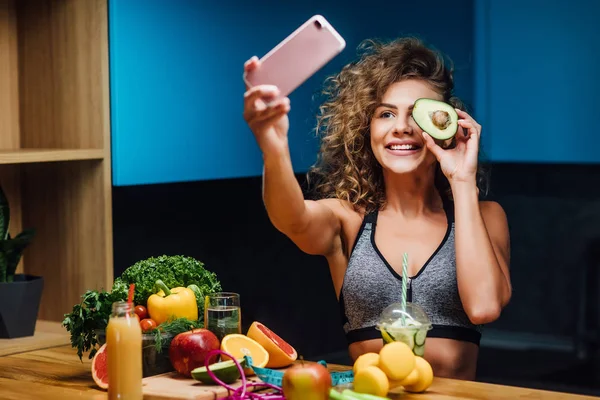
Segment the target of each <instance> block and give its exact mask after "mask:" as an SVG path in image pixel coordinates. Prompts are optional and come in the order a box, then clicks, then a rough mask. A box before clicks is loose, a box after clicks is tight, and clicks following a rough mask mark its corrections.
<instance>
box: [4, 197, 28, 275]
mask: <svg viewBox="0 0 600 400" xmlns="http://www.w3.org/2000/svg"><path fill="white" fill-rule="evenodd" d="M9 224H10V206H9V204H8V199H7V197H6V195H5V194H4V190H2V187H0V282H12V281H13V280H14V277H15V271H16V269H17V265H19V261H21V256H22V255H23V251H24V250H25V248H26V247H27V246H28V245H29V244H30V243H31V241H32V240H33V237H34V236H35V230H34V229H25V230H23V232H21V233H19V234H18V235H17V236H15V237H14V238H13V237H11V236H10V233H9V232H8V228H9Z"/></svg>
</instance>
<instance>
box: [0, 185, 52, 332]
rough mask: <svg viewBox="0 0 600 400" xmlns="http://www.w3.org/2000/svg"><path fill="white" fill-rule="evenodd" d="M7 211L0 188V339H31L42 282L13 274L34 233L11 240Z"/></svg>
mask: <svg viewBox="0 0 600 400" xmlns="http://www.w3.org/2000/svg"><path fill="white" fill-rule="evenodd" d="M9 223H10V207H9V204H8V199H7V198H6V195H5V194H4V190H2V187H0V338H9V339H11V338H17V337H24V336H32V335H33V333H34V331H35V324H36V321H37V315H38V310H39V307H40V301H41V298H42V289H43V286H44V281H43V278H42V277H40V276H32V275H26V274H15V271H16V269H17V265H18V264H19V261H20V260H21V256H22V254H23V251H24V250H25V248H26V247H27V246H28V245H29V243H31V240H32V239H33V236H34V234H35V231H34V230H33V229H25V230H24V231H23V232H21V233H19V234H18V235H17V236H15V237H14V238H13V237H11V235H10V233H9V232H8V228H9Z"/></svg>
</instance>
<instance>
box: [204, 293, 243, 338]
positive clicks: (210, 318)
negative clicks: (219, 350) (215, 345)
mask: <svg viewBox="0 0 600 400" xmlns="http://www.w3.org/2000/svg"><path fill="white" fill-rule="evenodd" d="M204 326H205V328H206V329H208V330H209V331H211V332H212V333H214V334H215V335H216V336H217V337H218V338H219V341H221V340H223V338H224V337H225V336H226V335H229V334H230V333H242V310H241V308H240V295H239V294H238V293H232V292H219V293H212V294H209V295H207V296H206V297H205V299H204Z"/></svg>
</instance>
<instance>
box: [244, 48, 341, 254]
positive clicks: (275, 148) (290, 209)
mask: <svg viewBox="0 0 600 400" xmlns="http://www.w3.org/2000/svg"><path fill="white" fill-rule="evenodd" d="M258 66H259V61H258V59H257V58H256V57H253V58H251V59H250V60H249V61H248V62H246V64H245V66H244V68H245V70H246V71H249V70H252V69H254V68H257V67H258ZM289 110H290V103H289V99H288V98H278V90H277V88H276V87H273V86H256V87H252V88H249V89H248V88H247V91H246V93H245V94H244V119H245V120H246V122H247V123H248V126H249V127H250V129H251V130H252V132H253V133H254V136H255V138H256V141H257V143H258V145H259V147H260V150H261V152H262V154H263V161H264V170H263V201H264V203H265V207H266V210H267V214H268V215H269V219H270V220H271V222H272V223H273V225H274V226H275V228H277V229H278V230H279V231H281V232H282V233H284V234H285V235H286V236H288V237H289V238H290V239H291V240H292V241H293V242H294V243H295V244H296V245H297V246H298V247H299V248H300V249H301V250H302V251H304V252H306V253H309V254H321V255H328V254H329V253H331V252H332V251H333V250H334V249H335V248H336V246H337V245H338V244H339V241H340V231H341V222H340V219H339V217H338V216H337V215H336V213H335V212H334V210H333V209H332V207H331V205H332V203H331V201H326V200H325V201H324V200H320V201H310V200H305V199H304V195H303V194H302V190H301V188H300V185H299V184H298V181H297V179H296V176H295V175H294V170H293V168H292V162H291V157H290V152H289V147H288V137H287V134H288V129H289V120H288V117H287V114H288V112H289Z"/></svg>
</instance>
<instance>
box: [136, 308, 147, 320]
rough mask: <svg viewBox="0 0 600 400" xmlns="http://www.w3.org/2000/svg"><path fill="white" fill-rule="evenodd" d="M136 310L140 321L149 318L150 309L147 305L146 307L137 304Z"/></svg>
mask: <svg viewBox="0 0 600 400" xmlns="http://www.w3.org/2000/svg"><path fill="white" fill-rule="evenodd" d="M134 311H135V313H136V314H137V316H138V318H139V319H140V321H141V320H143V319H144V318H148V310H147V309H146V307H144V306H135V309H134Z"/></svg>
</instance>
